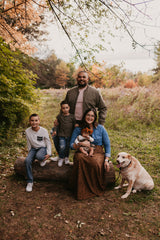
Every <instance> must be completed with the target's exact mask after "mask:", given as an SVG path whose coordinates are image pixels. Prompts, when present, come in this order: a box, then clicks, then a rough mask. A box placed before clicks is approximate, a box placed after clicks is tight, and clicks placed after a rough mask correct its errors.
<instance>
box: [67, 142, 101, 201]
mask: <svg viewBox="0 0 160 240" xmlns="http://www.w3.org/2000/svg"><path fill="white" fill-rule="evenodd" d="M104 157H105V156H104V151H103V148H102V146H96V147H95V150H94V155H93V156H92V157H90V156H86V155H85V154H84V153H81V152H78V151H77V152H76V153H75V155H74V159H73V160H74V165H73V172H72V176H71V178H70V184H71V186H72V188H73V191H74V193H75V197H76V199H78V200H82V199H87V198H90V197H93V196H100V195H102V194H103V193H104V189H105V185H104Z"/></svg>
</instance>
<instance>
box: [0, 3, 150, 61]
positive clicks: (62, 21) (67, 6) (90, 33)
mask: <svg viewBox="0 0 160 240" xmlns="http://www.w3.org/2000/svg"><path fill="white" fill-rule="evenodd" d="M150 2H151V1H150V0H149V1H140V0H138V1H136V2H132V1H125V0H122V1H114V0H110V1H108V0H97V1H95V0H89V1H84V0H82V1H76V0H68V1H63V0H61V1H58V0H57V1H56V0H41V1H40V0H36V1H33V0H25V1H24V0H2V1H1V3H0V32H1V36H2V37H3V38H4V39H5V41H6V42H8V43H9V42H10V44H11V45H12V46H13V45H14V46H15V47H17V48H20V49H22V50H24V51H26V52H29V51H31V50H33V48H32V47H31V45H27V44H28V42H27V39H26V37H27V34H28V36H29V35H30V34H31V33H32V31H31V30H30V29H31V26H36V24H39V23H40V22H41V21H42V16H44V15H47V14H46V13H47V11H48V10H51V11H50V12H51V13H52V19H53V21H54V22H57V24H58V25H59V26H60V27H61V28H62V29H63V31H64V32H65V34H66V35H67V36H68V38H69V40H70V42H71V44H72V46H73V47H74V48H75V50H76V56H77V57H78V58H80V59H81V62H82V63H85V60H88V59H89V60H91V61H92V60H93V58H94V55H95V51H99V50H100V51H101V50H103V49H104V47H103V42H104V41H105V42H106V41H107V38H106V35H105V33H107V34H113V32H112V28H113V27H114V28H115V29H117V28H123V29H124V30H125V31H126V32H127V33H128V35H129V36H130V38H131V41H132V45H133V47H135V46H136V45H140V46H142V47H144V46H145V45H144V44H142V43H139V42H137V41H136V40H135V39H134V29H133V27H134V23H135V19H136V24H137V22H138V17H139V15H140V16H143V19H145V18H149V16H148V15H147V13H146V11H147V6H149V4H150ZM48 14H49V13H48ZM49 16H50V17H49V18H51V14H50V15H49ZM49 18H48V19H49ZM48 19H47V20H48ZM47 20H46V21H47ZM111 22H112V23H113V24H112V25H111V24H110V23H111ZM139 22H140V24H141V23H142V21H139ZM142 24H143V23H142ZM32 29H33V28H32ZM95 36H96V39H97V37H99V40H98V41H95ZM88 37H92V40H91V41H88V40H87V39H88ZM89 39H91V38H89Z"/></svg>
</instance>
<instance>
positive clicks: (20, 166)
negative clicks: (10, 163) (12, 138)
mask: <svg viewBox="0 0 160 240" xmlns="http://www.w3.org/2000/svg"><path fill="white" fill-rule="evenodd" d="M24 160H25V158H24V157H19V158H17V160H16V161H15V164H14V170H15V173H16V174H18V175H21V176H23V177H25V178H26V170H25V163H24ZM72 168H73V164H70V165H65V164H63V166H62V167H58V166H57V162H53V161H47V164H46V165H45V166H44V167H41V166H40V164H39V162H38V161H34V162H33V165H32V172H33V176H34V179H37V180H54V181H63V182H66V181H68V179H69V176H70V175H71V172H72ZM114 182H115V170H114V167H113V164H112V163H110V171H109V172H108V173H105V183H106V185H108V184H113V183H114Z"/></svg>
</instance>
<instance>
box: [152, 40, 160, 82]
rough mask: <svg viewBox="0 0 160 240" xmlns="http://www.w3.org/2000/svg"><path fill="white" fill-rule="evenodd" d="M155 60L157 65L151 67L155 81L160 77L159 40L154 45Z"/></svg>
mask: <svg viewBox="0 0 160 240" xmlns="http://www.w3.org/2000/svg"><path fill="white" fill-rule="evenodd" d="M154 54H155V61H156V63H157V67H156V68H155V69H153V71H154V82H157V81H158V80H159V79H160V41H159V42H158V43H157V46H155V50H154Z"/></svg>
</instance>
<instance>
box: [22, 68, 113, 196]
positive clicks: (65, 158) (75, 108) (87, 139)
mask: <svg viewBox="0 0 160 240" xmlns="http://www.w3.org/2000/svg"><path fill="white" fill-rule="evenodd" d="M88 82H89V76H88V73H87V72H85V71H81V72H79V73H78V76H77V86H75V87H73V88H72V89H70V90H68V92H67V94H66V97H65V99H64V100H63V101H62V102H61V104H60V113H59V114H58V116H57V117H56V120H55V121H54V127H53V128H52V131H51V135H52V139H53V141H54V145H55V148H56V151H57V153H58V157H56V158H50V157H51V142H50V138H49V134H48V131H47V130H46V129H45V128H43V127H41V126H40V119H39V116H38V115H37V114H32V115H31V116H30V118H29V122H30V127H29V128H27V129H26V131H25V132H26V138H27V145H28V151H29V153H28V156H27V157H26V159H25V166H26V174H27V186H26V191H27V192H31V191H32V188H33V175H32V163H33V161H34V160H35V159H37V160H39V161H40V165H41V166H42V167H43V166H45V164H46V160H47V159H48V158H50V159H51V160H57V164H58V166H59V167H62V165H63V164H69V163H70V162H69V150H70V149H73V150H75V153H74V157H73V170H72V174H71V176H70V179H69V185H70V187H71V189H73V192H74V194H75V197H76V199H79V200H82V199H87V198H90V197H93V196H100V195H102V194H103V193H104V191H105V183H104V172H105V171H106V172H108V171H109V158H110V152H111V150H110V140H109V137H108V133H107V131H106V129H105V128H104V123H105V118H106V114H107V107H106V105H105V102H104V100H103V98H102V96H101V94H100V92H99V91H98V90H97V89H96V88H93V87H91V86H90V85H89V84H88ZM97 113H98V116H97Z"/></svg>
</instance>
